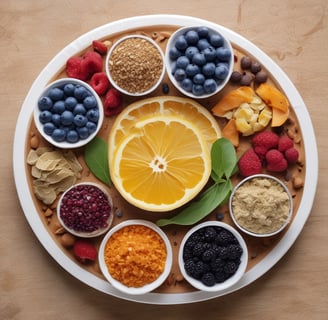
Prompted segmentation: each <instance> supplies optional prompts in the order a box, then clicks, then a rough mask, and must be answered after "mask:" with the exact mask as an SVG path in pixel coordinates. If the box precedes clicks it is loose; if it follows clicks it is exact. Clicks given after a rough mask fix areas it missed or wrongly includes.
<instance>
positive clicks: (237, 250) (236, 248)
mask: <svg viewBox="0 0 328 320" xmlns="http://www.w3.org/2000/svg"><path fill="white" fill-rule="evenodd" d="M228 251H229V256H228V258H229V259H230V260H235V259H240V257H241V255H242V254H243V249H242V248H241V246H240V245H239V244H231V245H229V246H228Z"/></svg>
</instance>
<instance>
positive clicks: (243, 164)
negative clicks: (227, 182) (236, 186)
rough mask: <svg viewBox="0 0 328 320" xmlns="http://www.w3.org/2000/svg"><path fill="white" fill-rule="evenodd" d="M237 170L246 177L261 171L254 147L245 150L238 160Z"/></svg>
mask: <svg viewBox="0 0 328 320" xmlns="http://www.w3.org/2000/svg"><path fill="white" fill-rule="evenodd" d="M238 168H239V172H240V174H241V175H242V176H244V177H248V176H251V175H253V174H258V173H261V172H262V163H261V160H260V158H259V156H258V155H257V154H256V153H255V152H254V149H249V150H247V151H246V152H245V153H244V154H243V155H242V156H241V157H240V159H239V161H238Z"/></svg>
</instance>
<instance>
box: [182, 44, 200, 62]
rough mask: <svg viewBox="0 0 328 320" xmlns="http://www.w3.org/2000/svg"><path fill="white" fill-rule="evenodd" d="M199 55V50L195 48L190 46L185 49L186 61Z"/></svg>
mask: <svg viewBox="0 0 328 320" xmlns="http://www.w3.org/2000/svg"><path fill="white" fill-rule="evenodd" d="M196 53H199V50H198V48H197V47H195V46H190V47H188V48H187V49H186V52H185V55H186V57H187V58H188V59H190V60H191V59H192V57H193V56H194V54H196Z"/></svg>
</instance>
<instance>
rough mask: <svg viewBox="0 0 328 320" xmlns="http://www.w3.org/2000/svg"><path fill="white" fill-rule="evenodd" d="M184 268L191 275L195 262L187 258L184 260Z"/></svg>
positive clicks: (194, 268) (193, 271)
mask: <svg viewBox="0 0 328 320" xmlns="http://www.w3.org/2000/svg"><path fill="white" fill-rule="evenodd" d="M184 268H185V270H186V272H187V274H189V275H190V276H191V277H192V276H193V274H194V273H195V270H196V264H195V262H194V261H193V260H192V259H189V260H186V261H185V263H184Z"/></svg>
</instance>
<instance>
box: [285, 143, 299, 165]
mask: <svg viewBox="0 0 328 320" xmlns="http://www.w3.org/2000/svg"><path fill="white" fill-rule="evenodd" d="M298 155H299V154H298V151H297V150H296V149H295V148H294V147H291V148H289V149H287V150H286V151H285V158H286V160H287V162H288V163H289V164H293V163H296V161H297V160H298Z"/></svg>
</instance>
